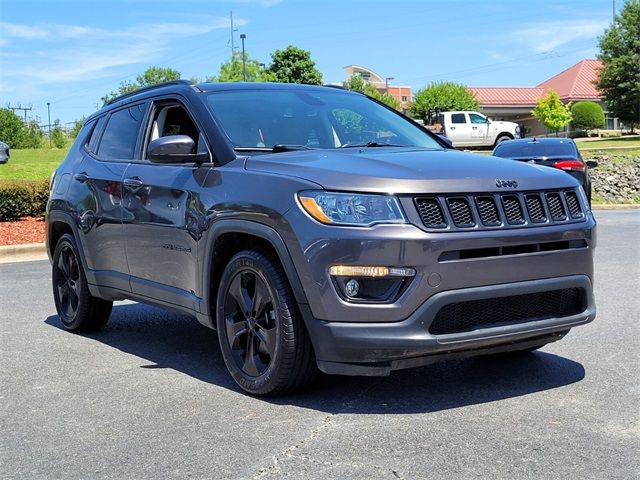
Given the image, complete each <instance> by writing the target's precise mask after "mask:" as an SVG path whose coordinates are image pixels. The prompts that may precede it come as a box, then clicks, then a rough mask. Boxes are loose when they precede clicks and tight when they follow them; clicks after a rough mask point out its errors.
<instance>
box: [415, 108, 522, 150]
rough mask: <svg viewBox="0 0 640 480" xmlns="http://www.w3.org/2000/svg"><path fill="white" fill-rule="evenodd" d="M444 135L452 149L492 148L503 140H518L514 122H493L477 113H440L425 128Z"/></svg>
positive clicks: (518, 127)
mask: <svg viewBox="0 0 640 480" xmlns="http://www.w3.org/2000/svg"><path fill="white" fill-rule="evenodd" d="M427 128H428V129H430V130H432V131H433V132H434V133H438V134H441V135H445V136H446V137H447V138H448V139H449V140H451V143H452V144H453V146H454V147H456V148H457V147H492V146H494V145H498V144H500V143H502V142H504V141H505V140H512V139H514V138H520V126H519V125H518V124H517V123H514V122H505V121H494V120H490V119H489V118H487V117H486V116H484V115H482V114H481V113H478V112H467V111H460V112H442V113H440V114H438V115H436V116H435V117H434V119H433V121H432V125H430V126H429V127H427Z"/></svg>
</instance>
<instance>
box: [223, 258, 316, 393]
mask: <svg viewBox="0 0 640 480" xmlns="http://www.w3.org/2000/svg"><path fill="white" fill-rule="evenodd" d="M216 324H217V325H216V326H217V330H218V339H219V342H220V349H221V351H222V357H223V358H224V362H225V364H226V366H227V369H228V370H229V373H231V376H232V377H233V379H234V380H235V381H236V383H237V384H238V385H239V386H240V387H241V388H242V389H243V390H245V391H247V392H249V393H251V394H254V395H281V394H284V393H288V392H291V391H293V390H297V389H299V388H302V387H303V386H304V385H306V384H307V383H309V381H310V380H311V379H312V378H313V376H314V374H315V373H316V361H315V356H314V353H313V347H312V345H311V341H310V339H309V335H308V334H307V331H306V328H305V326H304V321H303V320H302V318H301V316H300V314H299V313H298V309H297V305H296V303H295V300H294V298H293V294H292V292H291V288H290V286H289V283H288V281H287V277H286V275H285V273H284V271H283V270H282V267H281V266H280V263H279V262H278V261H277V260H275V259H274V258H272V257H271V256H269V255H267V254H265V253H263V252H261V251H259V250H244V251H241V252H239V253H238V254H236V255H235V256H234V257H233V258H232V259H231V260H230V261H229V263H228V265H227V266H226V268H225V270H224V272H223V274H222V278H221V279H220V285H219V287H218V295H217V304H216Z"/></svg>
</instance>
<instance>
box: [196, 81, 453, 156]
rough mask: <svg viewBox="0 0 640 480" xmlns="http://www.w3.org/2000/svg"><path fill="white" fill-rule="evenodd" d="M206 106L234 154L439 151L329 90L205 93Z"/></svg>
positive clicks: (359, 100)
mask: <svg viewBox="0 0 640 480" xmlns="http://www.w3.org/2000/svg"><path fill="white" fill-rule="evenodd" d="M207 104H208V106H209V108H210V109H211V111H212V112H213V114H214V115H215V117H216V118H217V119H218V121H219V124H220V126H221V127H222V129H223V130H224V132H225V133H226V135H227V136H228V137H229V139H230V140H231V142H232V143H233V145H234V147H236V148H238V149H255V150H260V149H272V148H273V147H274V146H298V147H300V148H348V147H353V146H371V147H378V146H387V145H393V146H410V147H419V148H430V149H442V148H443V147H442V146H441V145H440V144H439V143H438V142H437V141H436V140H435V139H433V138H431V137H430V136H429V135H428V134H427V133H425V132H424V131H423V130H421V129H420V128H419V127H418V126H417V125H415V124H413V122H411V121H410V120H406V119H404V118H403V117H401V116H400V115H397V114H395V113H394V112H392V111H390V110H388V109H386V108H385V107H383V106H381V105H379V104H377V103H376V102H374V101H372V100H369V99H368V98H366V97H364V96H361V95H353V94H349V93H346V92H343V91H340V90H334V89H330V88H326V89H314V90H308V91H304V90H297V89H295V90H294V89H291V90H267V89H264V90H233V91H224V92H211V93H209V94H208V97H207Z"/></svg>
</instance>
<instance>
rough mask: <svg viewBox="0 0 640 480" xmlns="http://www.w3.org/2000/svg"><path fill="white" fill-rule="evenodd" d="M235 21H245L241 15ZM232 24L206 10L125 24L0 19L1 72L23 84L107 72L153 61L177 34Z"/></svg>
mask: <svg viewBox="0 0 640 480" xmlns="http://www.w3.org/2000/svg"><path fill="white" fill-rule="evenodd" d="M234 23H235V24H236V25H239V26H241V25H244V24H246V22H245V21H244V20H242V19H238V20H237V21H235V22H234ZM228 27H229V19H228V18H224V17H216V16H208V15H201V16H198V21H197V22H196V21H190V19H186V20H184V21H179V22H178V21H176V22H162V23H155V24H152V23H145V24H138V25H133V26H130V27H127V28H124V29H121V30H107V29H103V28H97V27H90V26H85V25H65V24H40V25H17V24H14V25H11V28H7V24H0V28H5V31H3V38H2V43H0V47H2V51H1V52H0V57H2V58H4V61H3V69H4V70H5V72H4V73H3V77H4V79H5V80H8V79H19V80H20V85H22V87H23V88H26V87H27V86H29V84H31V86H37V87H38V88H42V87H43V85H46V84H53V83H60V82H73V81H83V80H87V79H95V78H100V77H105V76H109V75H112V74H113V73H114V70H115V69H116V68H117V67H122V66H125V65H133V64H140V63H145V64H149V63H150V62H152V61H154V60H156V59H158V58H160V57H161V55H162V53H163V52H164V51H165V50H166V49H167V48H168V46H169V45H170V44H171V43H172V42H173V41H175V40H177V39H180V38H186V37H191V36H197V35H203V34H206V33H209V32H211V31H213V30H216V29H221V28H228ZM28 40H37V42H35V41H34V42H28ZM43 40H44V41H43ZM16 41H17V42H18V44H17V45H19V47H20V48H19V49H18V48H15V47H16V46H17V45H16V43H14V42H16ZM10 59H15V60H14V61H13V62H11V60H10ZM10 62H11V63H10ZM3 83H4V82H3Z"/></svg>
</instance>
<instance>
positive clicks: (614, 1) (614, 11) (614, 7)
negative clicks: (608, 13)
mask: <svg viewBox="0 0 640 480" xmlns="http://www.w3.org/2000/svg"><path fill="white" fill-rule="evenodd" d="M613 21H614V22H615V21H616V0H613Z"/></svg>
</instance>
